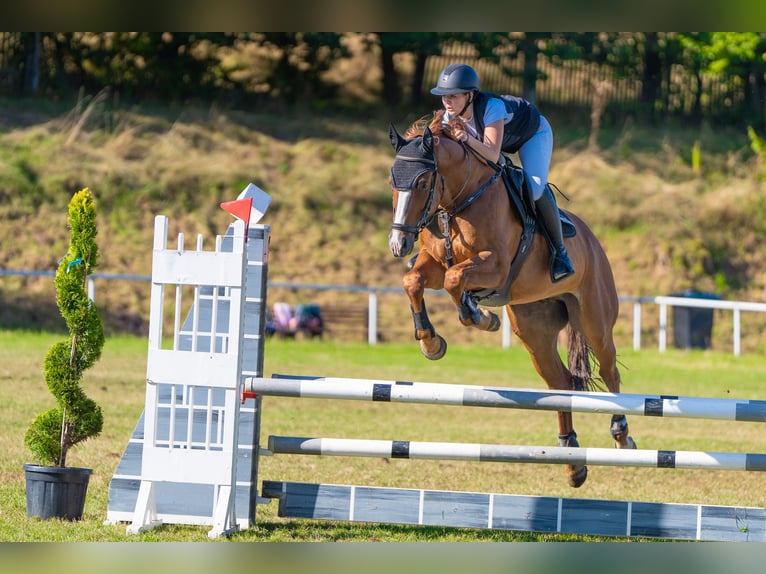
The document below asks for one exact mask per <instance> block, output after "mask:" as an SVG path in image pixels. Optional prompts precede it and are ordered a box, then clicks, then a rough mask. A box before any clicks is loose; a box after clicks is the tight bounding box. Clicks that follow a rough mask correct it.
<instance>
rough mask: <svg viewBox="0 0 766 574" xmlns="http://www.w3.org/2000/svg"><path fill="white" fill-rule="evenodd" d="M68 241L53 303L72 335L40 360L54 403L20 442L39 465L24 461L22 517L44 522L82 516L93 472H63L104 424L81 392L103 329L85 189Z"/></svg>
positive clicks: (77, 199)
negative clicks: (94, 294) (91, 284)
mask: <svg viewBox="0 0 766 574" xmlns="http://www.w3.org/2000/svg"><path fill="white" fill-rule="evenodd" d="M69 228H70V244H69V250H68V251H67V254H66V256H65V257H64V258H63V259H62V260H61V262H60V263H59V266H58V269H57V271H56V279H55V283H56V303H57V304H58V308H59V311H61V315H62V316H63V318H64V320H65V321H66V325H67V327H68V329H69V337H67V338H66V339H65V340H63V341H60V342H58V343H55V344H54V345H52V346H51V348H50V349H49V351H48V354H47V355H46V357H45V361H44V363H43V372H44V375H45V382H46V384H47V385H48V388H49V389H50V391H51V393H52V394H53V396H54V397H55V398H56V403H57V406H56V407H55V408H53V409H51V410H49V411H47V412H44V413H42V414H40V415H39V416H38V417H37V418H36V419H35V420H34V422H33V423H32V425H31V426H30V427H29V430H27V433H26V435H25V437H24V444H25V445H26V446H27V447H28V448H29V449H30V450H31V451H32V453H33V454H34V456H35V457H36V458H37V459H38V462H39V463H40V464H25V465H24V471H25V475H26V489H27V491H26V493H27V515H28V516H38V517H40V518H43V519H47V518H53V517H59V518H65V519H67V520H79V519H80V518H82V513H83V509H84V506H85V494H86V492H87V488H88V481H89V478H90V475H91V472H92V469H89V468H77V467H67V466H66V458H67V453H68V452H69V449H70V448H71V447H73V446H74V445H76V444H78V443H81V442H83V441H85V440H86V439H88V438H91V437H94V436H97V435H98V434H99V433H100V432H101V427H102V425H103V414H102V411H101V407H100V406H98V405H97V404H96V403H95V401H93V400H92V399H90V398H88V397H87V396H86V395H85V393H84V392H83V390H82V388H81V387H80V384H79V381H80V378H81V376H82V373H83V371H85V370H86V369H87V368H89V367H90V366H92V365H93V364H94V363H95V362H96V361H97V360H98V359H99V357H100V356H101V349H102V348H103V346H104V331H103V327H102V324H101V318H100V316H99V313H98V309H97V308H96V305H95V303H94V302H93V301H91V300H89V299H88V296H87V290H86V281H87V278H88V275H89V274H90V273H91V272H92V271H93V269H94V268H95V267H96V265H97V263H98V255H99V254H98V246H97V245H96V241H95V238H96V233H97V230H96V210H95V205H94V202H93V197H92V195H91V192H90V190H89V189H88V188H85V189H82V190H80V191H78V192H77V193H76V194H75V195H74V196H73V197H72V199H71V201H70V202H69Z"/></svg>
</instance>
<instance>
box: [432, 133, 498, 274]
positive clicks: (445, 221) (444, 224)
mask: <svg viewBox="0 0 766 574" xmlns="http://www.w3.org/2000/svg"><path fill="white" fill-rule="evenodd" d="M461 145H462V147H463V152H464V153H465V155H466V157H468V151H467V150H466V148H468V149H470V151H471V152H473V153H474V154H478V155H479V157H481V158H482V159H484V160H485V161H487V160H486V158H484V156H482V155H481V154H479V152H477V151H476V150H474V149H472V148H471V147H470V146H467V145H465V144H464V143H461ZM487 163H488V164H489V165H491V166H493V167H494V164H492V163H490V162H489V161H487ZM500 173H501V170H499V169H498V170H496V171H495V174H494V175H493V176H492V177H491V178H489V180H488V181H486V182H485V183H484V184H483V185H482V186H481V187H479V189H477V190H476V191H474V192H473V193H472V194H471V195H470V196H469V197H468V198H467V199H465V200H464V201H463V202H462V203H461V204H459V205H458V206H457V207H455V208H453V209H451V210H449V211H447V210H446V209H442V210H439V211H437V213H436V214H438V216H439V223H440V224H441V233H442V235H443V236H444V250H445V253H446V254H445V257H444V259H445V262H446V263H447V267H448V268H449V267H452V266H453V265H454V264H455V259H454V257H453V256H452V239H451V238H450V233H449V225H450V223H449V222H450V219H451V218H452V217H455V215H457V214H458V213H460V212H461V211H463V210H464V209H466V208H467V207H468V206H469V205H471V204H472V203H473V202H474V201H476V200H477V199H478V198H479V197H480V196H481V194H482V193H484V192H485V191H486V190H487V189H488V188H489V187H490V186H491V185H492V184H493V183H495V181H497V178H498V177H499V176H500ZM470 178H471V164H470V163H469V164H468V172H467V174H466V178H465V181H464V182H463V186H462V187H461V188H460V191H459V192H458V193H457V195H458V196H459V195H460V194H461V193H462V192H463V190H464V189H465V186H466V185H467V184H468V180H469V179H470ZM436 214H435V215H436Z"/></svg>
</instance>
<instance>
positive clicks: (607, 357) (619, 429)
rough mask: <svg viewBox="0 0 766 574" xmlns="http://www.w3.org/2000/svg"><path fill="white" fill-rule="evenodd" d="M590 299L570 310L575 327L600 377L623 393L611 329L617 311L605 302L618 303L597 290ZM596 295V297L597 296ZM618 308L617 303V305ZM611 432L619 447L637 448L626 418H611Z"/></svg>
mask: <svg viewBox="0 0 766 574" xmlns="http://www.w3.org/2000/svg"><path fill="white" fill-rule="evenodd" d="M584 291H586V292H588V293H590V295H591V296H590V297H583V299H582V301H581V303H580V305H579V307H576V308H571V307H570V317H571V318H572V320H573V323H575V327H576V328H577V329H578V330H580V331H581V333H582V334H583V336H584V337H585V340H586V341H587V342H588V346H589V347H590V349H591V351H592V352H593V355H594V356H595V357H596V361H598V365H599V376H600V377H601V380H602V381H604V383H605V384H606V386H607V389H608V390H609V392H611V393H619V392H620V384H621V382H622V381H621V379H620V371H619V369H618V368H617V350H616V348H615V345H614V338H613V334H612V329H613V326H614V322H615V320H616V313H617V311H616V310H614V311H612V312H611V313H609V312H607V311H608V310H609V309H610V306H609V305H607V304H605V302H606V301H610V300H616V295H615V296H614V298H608V297H604V296H599V295H598V292H597V290H584ZM594 295H595V297H594ZM615 305H616V303H615ZM609 432H610V433H611V435H612V438H613V439H614V446H615V447H617V448H636V442H635V441H634V440H633V438H632V437H631V436H630V430H629V429H628V419H627V417H626V416H625V415H614V416H612V422H611V425H610V428H609Z"/></svg>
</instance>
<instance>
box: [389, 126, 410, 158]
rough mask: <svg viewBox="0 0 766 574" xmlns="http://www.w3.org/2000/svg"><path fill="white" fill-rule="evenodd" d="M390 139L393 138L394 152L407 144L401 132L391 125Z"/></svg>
mask: <svg viewBox="0 0 766 574" xmlns="http://www.w3.org/2000/svg"><path fill="white" fill-rule="evenodd" d="M388 137H389V138H391V147H393V148H394V151H399V150H400V149H402V147H403V146H404V144H406V143H407V140H406V139H404V138H403V137H402V136H400V135H399V132H397V131H396V128H395V127H394V124H390V125H389V128H388Z"/></svg>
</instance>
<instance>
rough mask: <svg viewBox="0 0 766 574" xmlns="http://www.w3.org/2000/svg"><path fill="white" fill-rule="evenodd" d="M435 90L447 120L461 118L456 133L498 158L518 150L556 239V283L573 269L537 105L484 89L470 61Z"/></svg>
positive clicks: (449, 71)
mask: <svg viewBox="0 0 766 574" xmlns="http://www.w3.org/2000/svg"><path fill="white" fill-rule="evenodd" d="M431 93H432V94H434V95H437V96H441V98H442V104H443V105H444V110H445V113H444V118H443V120H442V121H443V122H445V123H446V122H448V121H449V120H450V119H453V118H455V117H458V116H459V117H460V118H461V119H462V120H463V122H464V125H465V129H463V128H458V129H456V130H455V131H454V133H453V134H452V135H453V137H454V138H455V139H456V140H457V141H460V142H463V143H464V144H465V145H467V146H470V147H471V148H473V149H474V150H476V151H477V152H479V153H480V154H481V155H483V156H484V157H486V158H488V159H490V160H491V161H494V162H497V161H498V160H499V159H500V152H501V151H503V152H507V153H517V152H518V154H519V160H520V161H521V166H522V168H523V169H524V171H525V172H526V173H527V175H528V176H529V181H530V184H531V188H532V189H531V192H532V199H533V200H534V202H535V207H536V209H537V213H538V217H539V219H540V221H541V222H542V224H543V226H544V227H545V230H546V231H547V232H548V236H549V237H550V239H551V242H552V243H553V249H554V255H553V265H552V270H551V279H552V280H553V281H554V282H556V281H560V280H562V279H564V278H565V277H568V276H569V275H571V274H572V273H574V268H573V267H572V263H571V261H570V260H569V254H568V253H567V250H566V247H565V246H564V237H563V233H562V231H561V220H560V218H559V210H558V207H557V206H556V199H555V198H554V196H553V192H552V191H551V190H550V188H549V187H548V170H549V169H550V163H551V155H552V153H553V131H552V130H551V126H550V124H549V123H548V121H547V120H546V119H545V117H544V116H543V115H541V114H540V112H539V111H538V110H537V108H536V107H535V106H534V105H533V104H531V103H530V102H528V101H527V100H524V99H522V98H518V97H515V96H503V98H502V99H501V98H500V97H499V96H496V95H495V94H491V93H489V92H482V91H481V90H480V89H479V76H478V74H477V73H476V71H475V70H474V69H473V68H472V67H471V66H468V65H466V64H450V65H449V66H447V67H446V68H444V69H443V70H442V71H441V73H440V74H439V80H438V81H437V83H436V87H435V88H433V89H431Z"/></svg>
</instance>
